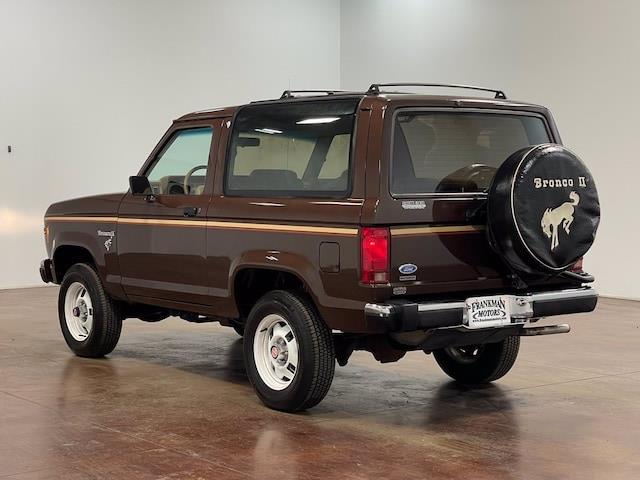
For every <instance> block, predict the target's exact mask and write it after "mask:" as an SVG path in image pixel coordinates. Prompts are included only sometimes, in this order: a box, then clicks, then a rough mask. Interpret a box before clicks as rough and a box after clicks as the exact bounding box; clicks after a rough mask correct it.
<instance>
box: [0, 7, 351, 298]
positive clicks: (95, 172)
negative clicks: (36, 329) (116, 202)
mask: <svg viewBox="0 0 640 480" xmlns="http://www.w3.org/2000/svg"><path fill="white" fill-rule="evenodd" d="M339 15H340V5H339V0H331V1H322V2H320V1H313V0H275V1H273V0H272V1H269V2H264V1H260V0H254V1H250V0H234V1H205V0H189V1H183V2H178V1H175V0H173V1H172V0H162V1H160V0H146V1H143V0H136V1H130V0H120V1H116V0H110V1H89V0H56V1H51V0H39V1H38V0H0V19H2V27H1V28H0V180H1V185H0V288H3V287H5V288H6V287H15V286H27V285H35V284H38V283H39V276H38V273H37V270H38V265H39V262H40V260H41V259H42V258H44V242H43V238H42V216H43V214H44V211H45V209H46V207H47V206H48V205H49V204H50V203H52V202H54V201H57V200H62V199H66V198H71V197H75V196H79V195H85V194H93V193H103V192H109V191H120V190H124V189H125V188H126V186H127V179H128V176H129V175H131V174H134V173H136V172H137V170H138V168H139V166H140V165H141V164H142V162H143V160H144V159H145V158H146V156H147V155H148V153H149V151H150V150H151V149H152V148H153V146H154V145H155V143H156V142H157V140H158V139H159V138H160V136H161V135H162V134H163V133H164V131H165V129H166V128H167V127H168V126H169V124H170V122H171V120H173V119H174V118H176V117H177V116H179V115H181V114H183V113H186V112H188V111H193V110H199V109H203V108H208V107H215V106H224V105H233V104H236V103H240V102H246V101H249V100H255V99H261V98H273V97H276V96H279V95H280V94H281V93H282V90H284V89H286V88H289V87H291V88H295V87H298V88H304V87H306V88H310V87H311V86H322V87H329V88H337V87H338V86H339V49H340V43H339V42H340V38H339V35H340V24H339ZM7 145H12V147H13V152H12V153H10V154H9V153H7Z"/></svg>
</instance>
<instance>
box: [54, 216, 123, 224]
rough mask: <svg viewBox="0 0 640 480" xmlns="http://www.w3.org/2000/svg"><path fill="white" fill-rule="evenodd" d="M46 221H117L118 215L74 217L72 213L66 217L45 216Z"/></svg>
mask: <svg viewBox="0 0 640 480" xmlns="http://www.w3.org/2000/svg"><path fill="white" fill-rule="evenodd" d="M44 221H45V222H98V223H100V222H103V223H115V222H117V221H118V217H74V216H71V215H68V216H64V217H44Z"/></svg>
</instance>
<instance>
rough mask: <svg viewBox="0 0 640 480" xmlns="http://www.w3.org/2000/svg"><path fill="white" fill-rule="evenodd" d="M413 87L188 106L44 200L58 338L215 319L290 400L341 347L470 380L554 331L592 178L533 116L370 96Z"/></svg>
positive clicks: (102, 337) (534, 110)
mask: <svg viewBox="0 0 640 480" xmlns="http://www.w3.org/2000/svg"><path fill="white" fill-rule="evenodd" d="M425 86H426V87H440V86H443V85H434V84H395V85H390V84H385V85H382V84H374V85H372V86H371V87H370V88H369V90H368V91H367V92H337V91H311V92H294V91H286V92H284V94H283V95H282V97H281V98H279V99H277V100H268V101H261V102H254V103H251V104H248V105H243V106H240V107H231V108H220V109H215V110H206V111H201V112H195V113H190V114H187V115H185V116H183V117H181V118H179V119H177V120H176V121H174V122H173V124H172V125H171V127H170V128H169V130H168V131H167V132H166V133H165V135H164V136H163V137H162V139H161V140H160V142H159V143H158V145H157V147H156V148H155V149H154V150H153V152H152V153H151V155H150V156H149V158H148V159H147V161H146V162H145V163H144V165H143V166H142V168H141V169H140V172H139V174H138V175H137V176H134V177H131V178H130V190H129V191H128V192H126V193H114V194H108V195H99V196H94V197H89V198H82V199H76V200H69V201H65V202H61V203H56V204H54V205H52V206H51V207H50V208H49V209H48V211H47V213H46V217H45V237H46V246H47V252H48V257H49V258H47V259H46V260H44V261H43V262H42V265H41V267H40V272H41V275H42V278H43V280H44V281H45V282H54V283H58V284H60V285H61V288H60V296H59V308H58V313H59V317H60V326H61V328H62V333H63V335H64V337H65V340H66V342H67V344H68V345H69V347H70V348H71V349H72V350H73V351H74V352H75V353H76V354H78V355H80V356H86V357H98V356H102V355H105V354H108V353H109V352H111V351H112V350H113V349H114V348H115V346H116V344H117V342H118V338H119V336H120V331H121V325H122V320H123V319H125V318H131V317H133V318H140V319H142V320H146V321H157V320H161V319H163V318H166V317H167V316H170V315H173V316H180V317H181V318H183V319H185V320H188V321H193V322H208V321H217V322H220V323H221V324H222V325H227V326H231V327H233V328H234V329H235V330H236V331H237V332H238V333H239V334H240V335H244V337H245V339H244V357H245V364H246V369H247V373H248V376H249V379H250V381H251V383H252V384H253V386H254V387H255V390H256V392H257V394H258V396H259V397H260V398H261V399H262V401H263V402H264V403H265V404H266V405H268V406H270V407H272V408H276V409H280V410H286V411H296V410H302V409H305V408H309V407H312V406H314V405H316V404H317V403H318V402H320V401H321V400H322V398H323V397H324V396H325V395H326V393H327V391H328V390H329V387H330V384H331V381H332V378H333V374H334V368H335V361H336V360H337V361H338V363H339V364H340V365H344V364H346V362H347V360H348V359H349V356H350V355H351V353H352V352H353V351H354V350H368V351H370V352H371V353H372V354H373V355H374V356H375V358H376V359H378V360H379V361H381V362H389V361H396V360H398V359H400V358H401V357H402V356H403V355H404V354H405V352H406V351H409V350H423V351H424V352H425V353H433V354H434V357H435V359H436V361H437V362H438V364H439V365H440V366H441V367H442V369H443V370H444V371H445V372H446V373H447V374H449V375H450V376H451V377H453V378H454V379H456V380H458V381H460V382H464V383H470V384H477V383H483V382H490V381H492V380H496V379H497V378H500V377H501V376H503V375H504V374H505V373H507V371H508V370H509V369H510V368H511V367H512V366H513V363H514V361H515V359H516V355H517V353H518V347H519V343H520V337H521V336H533V335H545V334H553V333H564V332H568V331H569V326H568V325H564V324H561V325H552V326H531V324H534V323H535V322H538V320H540V319H541V318H542V317H547V316H552V315H559V314H568V313H578V312H588V311H592V310H593V309H594V308H595V305H596V302H597V295H596V293H595V291H594V290H593V289H591V288H589V287H588V286H585V284H586V283H589V282H591V281H593V278H592V277H591V276H589V275H588V274H586V273H584V272H583V271H582V268H581V266H582V256H583V255H584V254H585V253H586V252H587V250H588V249H589V247H590V246H591V244H592V243H593V240H594V236H595V232H596V229H597V226H598V222H599V215H600V213H599V204H598V197H597V192H596V188H595V184H594V182H593V179H592V177H591V175H590V173H589V171H588V170H587V168H586V167H585V166H584V164H583V163H582V162H581V161H580V160H579V159H578V158H577V157H576V155H575V154H573V153H572V152H571V151H569V150H568V149H566V148H564V147H562V146H561V140H560V136H559V135H558V132H557V130H556V126H555V124H554V122H553V119H552V117H551V114H550V113H549V111H548V110H547V109H546V108H544V107H540V106H536V105H530V104H525V103H520V102H512V101H508V100H506V97H505V95H504V94H503V93H502V92H501V91H498V90H490V89H482V88H478V87H468V86H447V87H449V88H451V87H456V88H457V87H460V88H466V89H472V90H480V91H483V92H490V93H491V94H492V95H491V96H492V97H494V98H475V97H467V96H434V95H417V94H409V93H401V92H395V91H388V90H389V89H396V88H400V89H403V90H405V89H410V88H412V87H425Z"/></svg>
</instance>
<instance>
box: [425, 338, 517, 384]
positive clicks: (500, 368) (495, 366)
mask: <svg viewBox="0 0 640 480" xmlns="http://www.w3.org/2000/svg"><path fill="white" fill-rule="evenodd" d="M519 349H520V337H508V338H506V339H504V340H502V341H501V342H498V343H487V344H484V345H471V346H468V347H449V348H442V349H439V350H435V351H434V352H433V356H434V357H435V359H436V362H438V365H440V368H442V370H443V371H444V373H446V374H447V375H449V376H450V377H451V378H453V379H454V380H457V381H458V382H460V383H464V384H483V383H490V382H493V381H494V380H497V379H499V378H501V377H503V376H504V375H506V373H507V372H508V371H509V370H511V367H513V364H514V363H515V362H516V358H517V356H518V350H519ZM473 351H477V353H476V354H475V355H474V354H473Z"/></svg>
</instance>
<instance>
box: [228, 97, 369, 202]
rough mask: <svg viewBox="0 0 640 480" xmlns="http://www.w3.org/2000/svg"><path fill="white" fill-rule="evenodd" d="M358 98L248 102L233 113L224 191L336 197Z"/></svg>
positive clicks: (343, 188) (345, 176) (342, 184)
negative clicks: (284, 102)
mask: <svg viewBox="0 0 640 480" xmlns="http://www.w3.org/2000/svg"><path fill="white" fill-rule="evenodd" d="M357 103H358V99H346V100H334V101H322V102H299V103H289V104H265V105H251V106H248V107H245V108H243V109H242V110H241V111H240V112H239V113H238V115H237V116H236V119H235V122H234V127H233V133H232V138H231V144H230V150H229V155H228V157H229V159H228V162H227V173H226V182H225V192H226V193H227V194H231V195H240V196H303V197H339V196H345V195H347V193H348V191H349V187H350V184H351V181H350V176H349V172H350V168H349V165H350V152H351V136H352V133H353V125H354V118H355V110H356V106H357Z"/></svg>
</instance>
